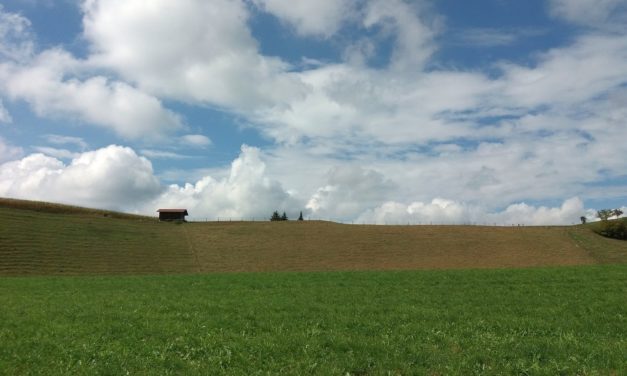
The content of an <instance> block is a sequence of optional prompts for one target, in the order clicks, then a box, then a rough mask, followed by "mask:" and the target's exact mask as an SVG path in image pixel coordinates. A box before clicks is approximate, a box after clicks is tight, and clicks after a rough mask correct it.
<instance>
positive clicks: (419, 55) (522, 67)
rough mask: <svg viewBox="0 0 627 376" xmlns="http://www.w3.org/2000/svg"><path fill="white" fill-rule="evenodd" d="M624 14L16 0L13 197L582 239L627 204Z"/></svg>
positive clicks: (433, 5)
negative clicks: (503, 228)
mask: <svg viewBox="0 0 627 376" xmlns="http://www.w3.org/2000/svg"><path fill="white" fill-rule="evenodd" d="M626 21H627V1H624V0H604V1H592V0H568V1H567V0H544V1H539V0H538V1H535V0H534V1H524V2H511V1H503V0H482V1H479V0H478V1H465V2H460V1H448V0H447V1H427V0H415V1H403V0H389V1H383V0H317V1H314V0H303V1H299V2H293V1H287V0H241V1H227V0H213V1H200V0H184V1H177V2H168V1H165V0H163V1H152V2H142V1H122V0H85V1H74V0H61V1H52V0H47V1H46V0H8V1H5V2H3V4H2V7H1V8H0V101H1V102H0V164H1V165H0V195H2V196H8V197H18V198H27V199H39V200H49V201H57V202H65V203H72V204H78V205H85V206H96V207H104V208H112V209H118V210H125V211H131V212H139V213H152V212H154V210H156V208H157V207H166V206H177V207H178V206H184V207H187V208H188V209H189V210H190V212H191V213H192V215H193V216H195V217H196V218H217V217H223V218H224V217H233V218H238V217H239V218H246V217H264V216H266V213H267V212H269V213H272V211H274V210H285V211H288V213H291V214H292V215H295V214H297V213H298V212H299V211H301V210H302V211H304V212H305V213H306V214H307V215H308V216H309V217H311V218H327V219H335V220H343V221H358V222H359V221H361V222H372V223H396V222H401V223H406V222H414V223H425V222H435V223H470V222H473V223H501V224H510V223H528V224H545V223H555V224H558V223H573V222H577V221H578V219H579V217H580V216H581V215H587V216H590V217H592V216H593V213H594V209H599V208H605V207H612V208H614V207H624V206H625V205H626V202H627V190H626V188H627V172H626V171H627V161H626V159H625V158H621V157H620V156H621V155H624V152H625V150H624V149H625V147H626V146H625V143H624V140H625V136H627V124H626V123H625V118H626V115H627V89H626V88H627V32H626V31H627V30H626V27H625V26H624V25H625V24H627V22H626Z"/></svg>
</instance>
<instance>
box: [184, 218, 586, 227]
mask: <svg viewBox="0 0 627 376" xmlns="http://www.w3.org/2000/svg"><path fill="white" fill-rule="evenodd" d="M187 221H188V222H194V223H200V222H270V218H261V217H215V218H208V217H190V218H188V220H187ZM289 221H290V222H298V221H297V220H296V219H290V220H289ZM304 221H324V222H329V223H339V224H347V225H370V226H483V227H485V226H490V227H547V226H561V225H529V224H526V223H511V224H504V223H496V222H492V223H490V222H459V223H450V222H437V221H428V222H421V221H384V222H374V223H373V222H367V221H355V220H344V219H332V218H316V217H307V218H306V219H305V220H304ZM277 222H281V221H277ZM571 224H572V225H575V224H576V223H574V222H573V223H571Z"/></svg>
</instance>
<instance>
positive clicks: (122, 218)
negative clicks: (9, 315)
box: [0, 199, 627, 275]
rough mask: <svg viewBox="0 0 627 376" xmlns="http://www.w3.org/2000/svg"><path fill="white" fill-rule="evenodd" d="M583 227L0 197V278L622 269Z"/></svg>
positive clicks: (618, 248)
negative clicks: (153, 213) (172, 210)
mask: <svg viewBox="0 0 627 376" xmlns="http://www.w3.org/2000/svg"><path fill="white" fill-rule="evenodd" d="M626 261H627V242H624V241H618V240H611V239H606V238H603V237H601V236H599V235H596V234H594V233H593V232H592V231H590V230H589V228H588V227H584V226H572V227H557V226H555V227H484V226H374V225H343V224H337V223H331V222H320V221H311V222H310V221H305V222H295V221H289V222H207V223H185V224H174V223H161V222H159V221H157V220H156V219H154V218H150V217H141V216H133V215H127V214H122V213H115V212H108V211H100V210H92V209H85V208H75V207H69V206H63V205H56V204H46V203H37V202H31V201H20V200H7V199H0V275H87V274H161V273H208V272H233V271H322V270H402V269H457V268H507V267H534V266H557V265H584V264H606V263H624V262H626Z"/></svg>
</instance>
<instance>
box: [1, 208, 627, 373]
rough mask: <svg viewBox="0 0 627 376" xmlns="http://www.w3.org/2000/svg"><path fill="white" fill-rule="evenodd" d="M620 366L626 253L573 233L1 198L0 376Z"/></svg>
mask: <svg viewBox="0 0 627 376" xmlns="http://www.w3.org/2000/svg"><path fill="white" fill-rule="evenodd" d="M261 272H263V273H261ZM625 354H627V242H625V241H620V240H614V239H607V238H604V237H601V236H599V235H597V234H595V233H594V232H593V231H592V230H591V227H590V226H566V227H559V226H555V227H483V226H363V225H341V224H335V223H329V222H308V221H305V222H300V223H299V222H287V223H270V222H265V223H252V222H231V223H229V222H226V223H225V222H220V223H216V222H214V223H185V224H178V225H177V224H173V223H160V222H158V221H157V220H155V219H154V218H149V217H140V216H132V215H126V214H121V213H114V212H106V211H99V210H92V209H84V208H74V207H67V206H62V205H55V204H48V203H37V202H27V201H19V200H6V199H0V375H23V374H52V375H66V374H78V375H81V374H85V375H87V374H89V375H92V374H105V375H121V374H159V375H167V374H172V375H182V374H185V375H188V374H192V375H193V374H197V375H215V374H218V375H219V374H224V375H254V374H289V375H301V374H320V375H330V374H332V375H334V374H338V375H339V374H341V375H347V374H348V375H380V374H391V375H397V374H401V375H406V374H418V375H423V374H424V375H449V374H459V375H473V374H477V375H503V374H521V375H624V374H627V361H626V358H625Z"/></svg>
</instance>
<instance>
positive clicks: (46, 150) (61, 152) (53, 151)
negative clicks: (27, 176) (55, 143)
mask: <svg viewBox="0 0 627 376" xmlns="http://www.w3.org/2000/svg"><path fill="white" fill-rule="evenodd" d="M33 149H35V150H36V151H38V152H40V153H42V154H46V155H49V156H51V157H55V158H61V159H71V158H76V157H77V156H79V154H78V153H74V152H71V151H69V150H67V149H59V148H52V147H49V146H35V147H33Z"/></svg>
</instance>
